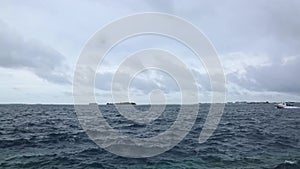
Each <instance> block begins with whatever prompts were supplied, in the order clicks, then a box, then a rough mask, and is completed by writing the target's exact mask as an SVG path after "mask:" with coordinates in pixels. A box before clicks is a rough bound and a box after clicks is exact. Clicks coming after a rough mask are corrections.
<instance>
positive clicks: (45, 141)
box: [0, 104, 300, 169]
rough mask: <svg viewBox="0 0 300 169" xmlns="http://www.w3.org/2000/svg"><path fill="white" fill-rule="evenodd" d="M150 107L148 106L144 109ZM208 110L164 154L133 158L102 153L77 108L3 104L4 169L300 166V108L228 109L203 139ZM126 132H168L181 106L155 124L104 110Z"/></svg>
mask: <svg viewBox="0 0 300 169" xmlns="http://www.w3.org/2000/svg"><path fill="white" fill-rule="evenodd" d="M137 107H138V108H139V109H147V106H137ZM208 108H209V105H207V104H203V105H201V106H200V112H199V114H198V119H197V121H196V123H195V125H194V127H193V129H192V131H191V132H190V133H189V134H188V135H187V137H186V138H185V139H184V140H183V141H181V143H180V144H178V145H177V146H176V147H174V148H173V149H172V150H170V151H167V152H165V153H163V154H161V155H158V156H155V157H151V158H142V159H130V158H124V157H119V156H116V155H114V154H111V153H109V152H107V151H105V150H103V149H101V148H99V147H98V146H97V145H96V144H95V143H94V142H93V141H91V140H90V139H89V137H88V136H87V135H86V134H85V133H84V131H83V130H82V129H81V127H80V125H79V122H78V121H77V118H76V114H75V112H74V107H73V106H66V105H0V168H63V169H65V168H72V169H75V168H276V169H278V168H300V109H281V110H279V109H275V108H274V105H272V104H229V105H226V107H225V112H224V115H223V117H222V120H221V122H220V124H219V126H218V128H217V130H216V131H215V133H214V135H213V136H212V137H211V138H210V139H209V140H208V141H207V142H205V143H203V144H199V143H198V138H199V133H200V131H201V127H202V125H203V123H204V120H205V116H206V114H207V112H208ZM100 109H102V110H103V112H105V114H104V116H105V117H106V118H107V121H108V122H109V123H110V124H111V125H112V126H113V127H114V128H116V129H119V130H120V131H121V132H123V133H124V134H128V135H132V136H134V137H144V136H145V137H148V136H153V135H156V134H157V133H159V132H162V131H164V130H166V129H167V128H168V127H169V126H170V125H171V124H172V122H173V121H174V120H175V118H176V115H177V114H176V113H177V112H178V110H179V106H176V105H169V106H167V108H166V111H165V112H164V113H163V114H162V116H161V117H160V118H159V119H157V120H155V121H153V123H151V124H150V125H137V124H134V123H132V122H130V121H126V119H125V118H124V117H122V116H121V115H119V114H118V113H117V112H116V109H115V108H114V106H100Z"/></svg>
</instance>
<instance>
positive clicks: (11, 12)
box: [0, 0, 300, 104]
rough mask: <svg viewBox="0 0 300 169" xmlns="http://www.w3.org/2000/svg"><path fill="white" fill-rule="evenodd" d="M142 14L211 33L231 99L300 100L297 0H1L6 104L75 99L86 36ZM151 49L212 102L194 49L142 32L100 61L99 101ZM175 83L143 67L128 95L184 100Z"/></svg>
mask: <svg viewBox="0 0 300 169" xmlns="http://www.w3.org/2000/svg"><path fill="white" fill-rule="evenodd" d="M141 12H162V13H167V14H172V15H176V16H179V17H181V18H183V19H185V20H187V21H188V22H190V23H192V24H193V25H195V26H196V27H197V28H198V29H199V30H201V31H202V32H203V33H204V34H205V35H206V37H207V38H208V39H209V40H210V41H211V43H212V44H213V46H214V47H215V49H216V51H217V53H218V57H219V59H220V62H221V64H222V66H223V69H224V72H225V77H226V101H244V100H246V101H300V78H299V76H297V73H298V72H300V67H299V65H300V20H299V18H300V1H298V0H289V1H285V0H241V1H235V0H228V1H216V0H212V1H207V0H184V1H183V0H164V1H150V0H122V1H121V0H120V1H108V0H98V1H96V0H85V1H83V0H81V1H80V0H45V1H31V0H28V1H26V2H25V1H16V0H2V1H0V92H1V95H0V103H53V104H64V103H68V104H72V103H73V95H72V89H73V87H72V83H73V76H74V70H75V66H76V62H77V59H78V57H79V55H80V53H81V50H82V48H83V47H84V45H85V44H86V42H87V41H88V40H89V38H90V37H91V36H92V35H94V33H95V32H97V31H98V30H100V29H101V28H102V27H104V26H105V25H107V24H108V23H110V22H112V21H114V20H116V19H119V18H122V17H125V16H128V15H132V14H136V13H141ZM132 26H135V25H132ZM145 48H160V49H164V50H168V51H171V52H172V53H174V54H176V55H177V56H178V57H179V58H180V59H181V60H182V61H184V62H185V63H186V65H188V67H189V69H190V70H191V72H193V76H194V77H195V81H196V82H197V86H198V88H199V93H198V95H199V98H200V101H201V102H209V101H210V98H211V90H210V81H209V77H208V74H207V72H206V71H205V67H204V65H203V63H201V61H199V60H198V59H197V58H196V56H195V54H194V53H193V52H191V51H190V50H189V49H188V48H186V47H185V46H183V45H182V44H181V43H179V42H177V41H175V40H174V39H170V38H167V37H162V36H157V35H144V36H138V37H133V38H129V39H127V40H126V41H124V42H122V43H120V44H118V45H117V46H116V47H115V48H113V49H112V50H111V51H110V52H109V53H108V54H107V55H106V56H105V58H104V60H103V62H101V63H99V66H98V69H97V75H96V79H95V94H96V99H97V101H98V102H99V103H106V102H111V101H112V98H111V84H112V77H113V75H114V73H115V72H116V70H117V68H118V65H119V64H120V63H121V61H122V60H123V59H124V58H125V57H126V56H128V55H130V54H132V53H134V52H135V51H138V50H142V49H145ZM176 80H177V81H178V80H179V81H180V79H173V78H172V77H170V76H169V75H168V74H166V73H164V72H160V71H157V70H147V71H143V72H141V73H140V74H137V76H136V77H135V78H134V79H133V80H132V82H131V85H130V87H129V96H130V97H129V98H130V100H131V101H135V102H137V103H148V102H149V97H150V94H151V91H153V90H155V89H159V90H161V91H163V92H164V93H165V97H166V98H167V100H168V103H178V102H180V90H179V88H178V86H177V85H176Z"/></svg>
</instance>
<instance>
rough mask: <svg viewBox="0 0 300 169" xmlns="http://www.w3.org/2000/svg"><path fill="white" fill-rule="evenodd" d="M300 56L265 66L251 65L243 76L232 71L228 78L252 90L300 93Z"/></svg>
mask: <svg viewBox="0 0 300 169" xmlns="http://www.w3.org/2000/svg"><path fill="white" fill-rule="evenodd" d="M299 65H300V57H299V56H298V57H295V58H293V59H292V60H289V61H287V62H286V63H283V62H274V63H272V64H270V65H265V66H256V67H254V66H249V67H248V68H246V73H245V74H244V75H243V76H237V74H234V73H231V74H229V75H228V80H230V81H231V82H233V83H236V84H238V85H239V86H241V87H244V88H246V89H249V90H252V91H272V92H286V93H290V94H297V95H300V79H299V78H298V76H297V73H299V72H300V67H299Z"/></svg>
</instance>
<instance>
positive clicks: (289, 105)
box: [276, 102, 300, 109]
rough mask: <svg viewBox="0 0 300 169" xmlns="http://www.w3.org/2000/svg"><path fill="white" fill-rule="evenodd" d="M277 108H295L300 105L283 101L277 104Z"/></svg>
mask: <svg viewBox="0 0 300 169" xmlns="http://www.w3.org/2000/svg"><path fill="white" fill-rule="evenodd" d="M276 107H277V109H295V108H300V107H296V106H294V105H292V104H289V103H286V102H282V103H279V104H277V105H276Z"/></svg>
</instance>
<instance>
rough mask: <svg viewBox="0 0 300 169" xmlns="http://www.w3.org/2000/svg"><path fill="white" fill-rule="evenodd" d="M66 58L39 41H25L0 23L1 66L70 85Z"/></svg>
mask: <svg viewBox="0 0 300 169" xmlns="http://www.w3.org/2000/svg"><path fill="white" fill-rule="evenodd" d="M63 61H64V56H63V55H62V54H60V53H59V52H58V51H56V50H55V49H52V48H51V47H48V46H46V45H43V44H41V43H40V42H38V41H34V40H30V39H25V38H23V37H22V36H21V35H19V34H18V32H16V31H15V30H13V29H11V28H10V27H9V26H8V25H6V24H5V23H4V22H2V21H0V66H1V67H4V68H19V69H27V70H30V71H32V72H33V73H35V74H36V75H37V76H38V77H40V78H42V79H45V80H47V81H50V82H55V83H70V80H69V78H68V76H67V74H66V73H64V71H66V69H67V66H66V65H64V63H63Z"/></svg>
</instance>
